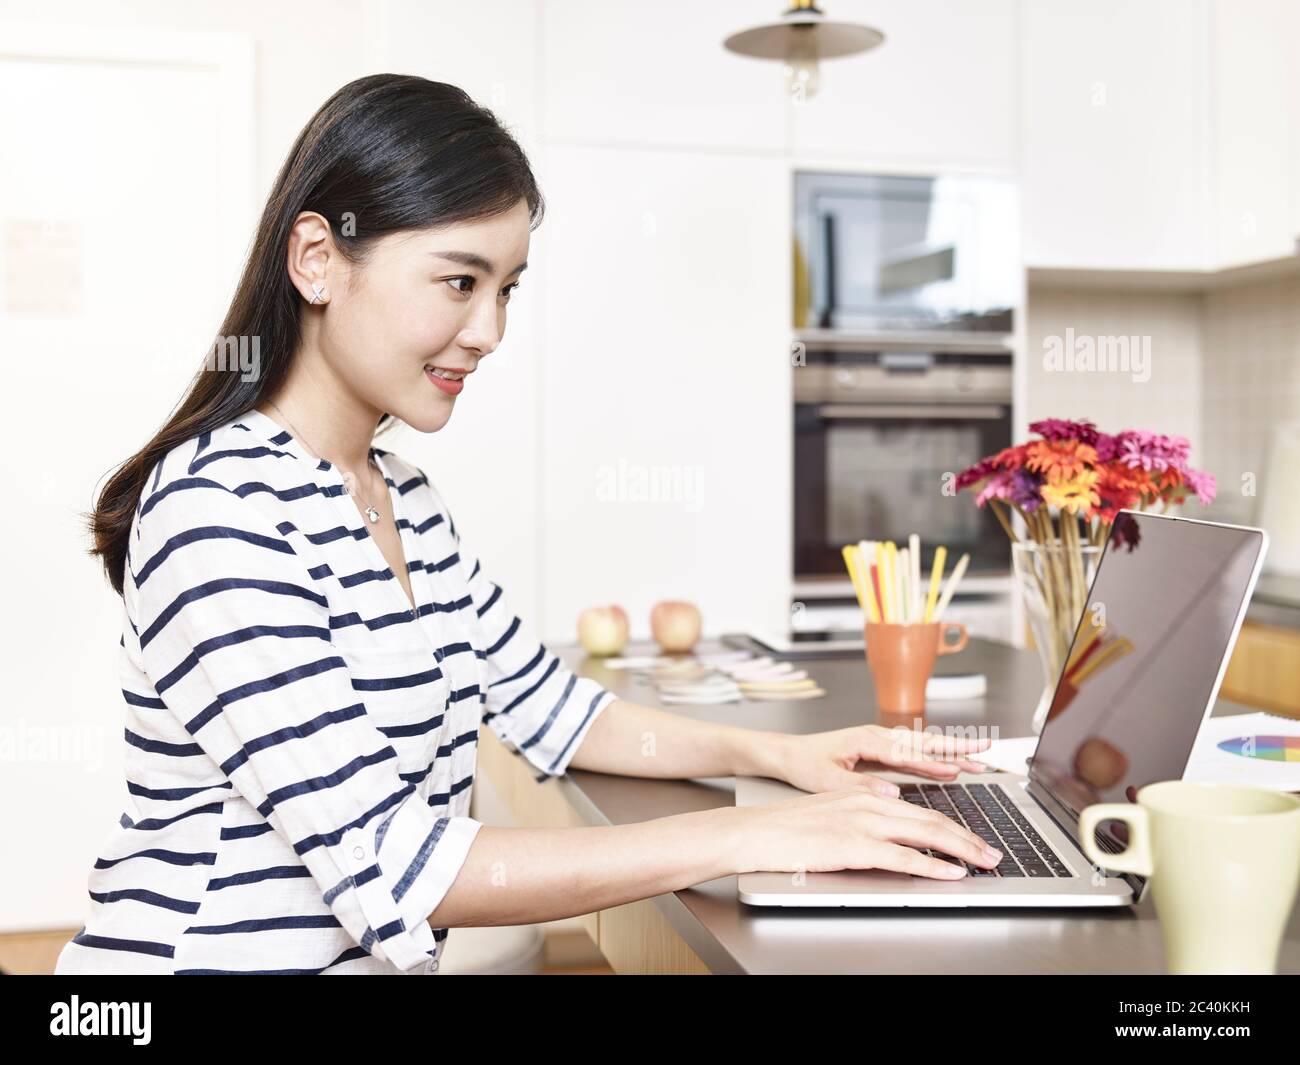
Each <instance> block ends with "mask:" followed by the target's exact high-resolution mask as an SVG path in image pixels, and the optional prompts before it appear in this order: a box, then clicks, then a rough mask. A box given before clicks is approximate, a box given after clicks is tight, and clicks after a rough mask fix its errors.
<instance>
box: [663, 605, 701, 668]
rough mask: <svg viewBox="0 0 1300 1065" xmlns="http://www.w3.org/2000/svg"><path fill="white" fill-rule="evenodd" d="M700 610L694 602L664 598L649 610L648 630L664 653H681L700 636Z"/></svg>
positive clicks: (689, 647) (692, 645)
mask: <svg viewBox="0 0 1300 1065" xmlns="http://www.w3.org/2000/svg"><path fill="white" fill-rule="evenodd" d="M700 627H701V619H700V611H699V608H698V607H696V606H695V604H694V603H684V602H680V601H678V600H675V599H666V600H664V601H663V602H662V603H655V605H654V608H653V609H652V610H651V611H650V632H651V633H652V634H653V635H654V638H655V642H656V643H657V644H659V646H660V647H661V648H662V649H663V650H664V652H665V653H666V654H670V655H671V654H683V653H685V652H686V651H689V650H690V649H691V648H692V647H694V646H695V641H696V640H698V639H699V638H700Z"/></svg>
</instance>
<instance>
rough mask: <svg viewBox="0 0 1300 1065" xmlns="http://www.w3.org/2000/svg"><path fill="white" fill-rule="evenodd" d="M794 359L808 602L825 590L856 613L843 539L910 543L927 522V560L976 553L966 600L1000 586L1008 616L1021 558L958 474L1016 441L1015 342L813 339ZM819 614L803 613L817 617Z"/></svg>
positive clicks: (801, 565)
mask: <svg viewBox="0 0 1300 1065" xmlns="http://www.w3.org/2000/svg"><path fill="white" fill-rule="evenodd" d="M795 361H796V365H795V366H794V369H793V374H794V401H795V402H794V576H795V584H796V595H795V598H796V601H797V602H798V604H799V606H800V607H801V608H802V609H804V610H806V609H807V608H808V606H809V604H810V603H812V602H814V601H818V602H820V604H821V606H822V607H827V608H829V607H834V606H837V605H838V606H846V607H848V608H849V609H848V614H849V615H853V614H854V612H855V609H856V604H855V602H854V600H853V597H852V588H851V585H850V583H849V580H848V576H847V574H846V572H845V568H844V558H843V556H842V554H841V548H842V546H843V545H844V544H847V543H856V542H857V541H858V540H861V539H871V540H893V541H895V542H896V543H898V544H899V545H900V546H902V545H904V544H906V542H907V538H908V536H909V534H911V533H917V534H918V535H919V536H920V537H921V541H922V544H923V545H924V546H923V550H922V567H923V570H925V571H928V570H929V567H930V565H931V562H932V560H933V551H934V549H935V548H936V547H937V546H938V545H940V544H942V545H944V546H945V547H946V548H947V549H948V557H949V559H950V560H952V561H953V562H955V561H956V559H957V558H958V557H960V555H962V554H964V553H969V554H970V556H971V563H970V570H969V573H970V576H969V577H968V579H967V580H966V581H965V582H963V588H964V592H965V596H966V599H965V600H964V602H965V605H967V606H969V605H971V604H972V603H973V602H974V601H975V598H978V597H981V596H982V597H985V598H988V597H989V596H992V597H993V599H996V603H994V602H993V600H992V599H990V600H989V603H990V609H992V610H994V611H995V612H996V613H997V616H998V618H1002V617H1003V616H1004V615H1005V606H1006V597H1007V595H1008V594H1009V582H1008V578H1007V575H1008V573H1009V571H1010V565H1011V562H1010V547H1009V544H1008V541H1007V536H1006V533H1005V532H1003V530H1002V528H1001V527H1000V526H999V525H998V523H997V520H996V519H995V518H994V516H993V515H992V514H991V513H990V512H989V511H988V510H987V509H981V508H977V507H976V506H975V501H974V499H973V498H971V496H970V493H968V492H963V493H960V494H959V493H957V491H956V489H955V479H956V476H957V474H958V473H960V472H961V470H963V469H965V468H966V467H967V466H970V465H972V464H974V463H976V462H978V461H979V460H980V459H981V458H983V457H984V456H986V455H989V454H992V453H994V452H996V451H999V450H1001V449H1002V448H1004V447H1007V446H1008V445H1009V444H1010V443H1011V425H1012V422H1011V353H1010V351H1009V350H1008V349H1007V348H1006V347H1005V346H1004V345H1002V344H1001V343H999V342H993V343H990V344H988V345H985V346H983V347H981V346H978V345H970V346H964V350H963V345H950V346H949V348H948V349H947V350H933V349H923V348H920V347H918V346H916V345H912V346H910V347H904V348H901V349H899V348H888V347H883V346H875V347H864V346H861V345H858V344H849V343H847V342H838V343H823V344H821V345H818V344H815V343H813V344H808V345H806V346H805V347H804V348H803V350H801V351H800V352H799V358H798V359H796V360H795ZM972 597H974V598H972ZM962 605H963V604H962V603H961V602H959V603H957V604H956V606H957V607H958V608H959V609H960V608H961V607H962ZM811 617H812V615H811V614H807V613H805V615H804V617H803V618H802V619H798V620H801V621H802V622H803V623H804V624H809V622H810V618H811ZM848 627H852V626H848ZM980 628H981V629H983V630H984V631H985V632H988V627H987V626H980ZM998 635H1001V632H1000V631H999V633H998Z"/></svg>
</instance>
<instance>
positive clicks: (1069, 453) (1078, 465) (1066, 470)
mask: <svg viewBox="0 0 1300 1065" xmlns="http://www.w3.org/2000/svg"><path fill="white" fill-rule="evenodd" d="M1096 464H1097V449H1096V448H1095V447H1093V446H1092V445H1091V444H1081V443H1080V442H1079V441H1078V440H1035V441H1034V442H1033V443H1031V444H1029V445H1028V454H1027V457H1026V459H1025V465H1026V466H1027V467H1028V468H1029V469H1031V470H1033V471H1034V472H1035V473H1041V474H1042V475H1043V476H1044V477H1045V478H1046V479H1047V481H1048V483H1049V484H1060V483H1062V482H1065V481H1072V480H1075V479H1076V478H1078V477H1079V476H1080V475H1081V474H1083V473H1086V472H1091V473H1092V475H1093V477H1092V482H1093V483H1095V482H1096V479H1097V475H1096V471H1095V470H1094V469H1093V467H1095V466H1096Z"/></svg>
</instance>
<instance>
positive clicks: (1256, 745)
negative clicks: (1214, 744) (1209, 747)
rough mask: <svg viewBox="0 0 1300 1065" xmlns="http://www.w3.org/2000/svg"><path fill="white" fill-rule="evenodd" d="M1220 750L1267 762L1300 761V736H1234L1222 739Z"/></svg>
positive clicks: (1219, 745)
mask: <svg viewBox="0 0 1300 1065" xmlns="http://www.w3.org/2000/svg"><path fill="white" fill-rule="evenodd" d="M1218 747H1219V750H1221V751H1227V752H1228V753H1229V754H1237V755H1241V756H1242V757H1243V758H1259V759H1262V760H1263V761H1266V762H1300V736H1234V737H1233V738H1232V739H1228V740H1221V741H1220V742H1219V744H1218Z"/></svg>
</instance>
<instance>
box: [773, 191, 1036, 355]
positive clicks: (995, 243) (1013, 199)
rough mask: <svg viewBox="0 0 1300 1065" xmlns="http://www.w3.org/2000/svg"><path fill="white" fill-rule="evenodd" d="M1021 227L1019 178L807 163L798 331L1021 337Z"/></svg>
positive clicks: (798, 200)
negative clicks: (834, 168) (845, 169)
mask: <svg viewBox="0 0 1300 1065" xmlns="http://www.w3.org/2000/svg"><path fill="white" fill-rule="evenodd" d="M1018 227H1019V215H1018V205H1017V195H1016V187H1015V183H1014V181H1012V180H1011V179H1009V178H1004V177H999V176H997V175H978V174H967V175H935V176H928V177H926V176H901V175H887V174H861V173H842V172H824V171H810V170H800V171H796V172H795V174H794V240H795V248H794V261H795V298H794V308H795V321H794V323H793V324H794V328H795V329H796V330H810V331H819V332H823V333H824V332H825V331H831V332H856V333H867V334H890V333H932V332H943V333H983V334H985V335H988V334H989V333H1004V334H1009V333H1011V332H1012V331H1013V319H1012V316H1013V309H1014V307H1015V306H1016V304H1017V302H1018V300H1019V294H1020V289H1021V286H1022V280H1021V269H1020V261H1019V260H1020V255H1019V247H1020V238H1019V228H1018Z"/></svg>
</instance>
